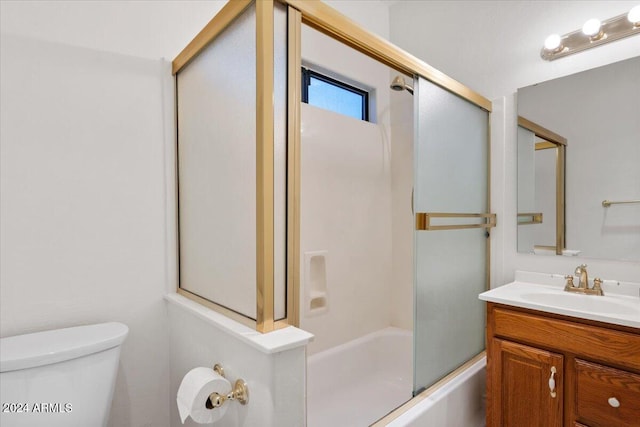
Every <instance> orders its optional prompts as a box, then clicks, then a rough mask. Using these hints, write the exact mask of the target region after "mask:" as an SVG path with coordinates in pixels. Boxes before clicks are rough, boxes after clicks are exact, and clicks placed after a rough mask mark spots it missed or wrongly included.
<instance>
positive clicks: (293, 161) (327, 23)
mask: <svg viewBox="0 0 640 427" xmlns="http://www.w3.org/2000/svg"><path fill="white" fill-rule="evenodd" d="M276 1H278V2H279V3H282V4H284V5H287V6H288V28H287V31H288V41H287V44H288V65H287V69H288V83H287V116H288V118H287V197H286V199H287V249H286V252H287V255H286V257H287V258H286V259H287V270H286V271H287V278H286V281H287V284H286V317H285V318H284V319H280V320H276V319H274V276H273V272H274V264H273V263H274V254H273V243H274V225H273V219H274V218H273V207H274V200H273V194H274V188H273V187H274V185H273V177H274V168H273V148H274V140H273V138H274V137H273V127H274V125H273V122H274V108H273V102H272V100H273V90H274V88H273V69H274V64H273V54H274V38H273V11H274V5H275V2H276ZM251 3H252V1H251V0H230V1H229V2H228V3H227V4H226V5H225V6H224V7H223V8H222V9H221V10H220V11H219V12H218V14H216V16H215V17H214V18H213V19H212V20H211V21H210V22H209V23H208V24H207V25H206V26H205V27H204V28H203V29H202V31H200V32H199V33H198V34H197V35H196V37H195V38H194V39H193V40H192V41H191V42H190V43H189V44H188V45H187V46H186V47H185V48H184V49H183V50H182V52H180V54H178V56H176V58H175V59H174V60H173V62H172V72H173V74H174V75H175V76H176V78H178V76H179V73H180V70H181V69H183V68H184V67H185V66H187V65H188V64H189V62H190V61H191V60H192V59H193V58H195V57H196V56H197V55H198V54H199V53H200V52H201V51H202V50H203V49H204V48H205V47H206V46H207V45H208V44H209V43H210V42H211V41H213V40H214V39H215V38H216V37H217V36H218V35H219V34H220V33H222V31H223V30H224V29H225V28H226V27H227V26H229V25H230V24H231V23H232V22H233V21H234V20H235V18H237V17H238V16H239V15H240V14H241V13H242V12H243V11H244V10H245V9H246V8H247V7H248V6H249V5H250V4H251ZM303 23H304V24H306V25H309V26H310V27H312V28H314V29H316V30H319V31H320V32H322V33H324V34H326V35H328V36H330V37H332V38H334V39H336V40H338V41H340V42H342V43H344V44H346V45H347V46H350V47H352V48H354V49H356V50H357V51H359V52H361V53H364V54H365V55H368V56H369V57H371V58H373V59H375V60H377V61H378V62H381V63H382V64H385V65H387V66H389V67H391V68H393V69H395V70H397V71H400V72H402V73H405V74H409V75H419V76H422V77H424V78H425V79H427V80H429V81H431V82H432V83H434V84H436V85H438V86H440V87H442V88H444V89H446V90H448V91H449V92H452V93H454V94H456V95H457V96H459V97H461V98H463V99H465V100H467V101H469V102H471V103H472V104H475V105H477V106H479V107H480V108H482V109H484V110H485V111H487V112H489V113H490V112H491V101H489V100H488V99H487V98H485V97H483V96H482V95H480V94H479V93H477V92H474V91H473V90H471V89H469V88H468V87H466V86H464V85H463V84H462V83H460V82H458V81H456V80H454V79H452V78H451V77H449V76H447V75H446V74H444V73H442V72H441V71H439V70H437V69H435V68H433V67H432V66H430V65H428V64H427V63H425V62H423V61H422V60H420V59H418V58H416V57H415V56H413V55H411V54H409V53H407V52H405V51H403V50H402V49H400V48H398V47H397V46H395V45H393V44H392V43H390V42H389V41H387V40H385V39H383V38H381V37H379V36H377V35H375V34H373V33H371V32H369V31H367V30H365V29H363V28H362V27H360V26H359V25H358V24H356V23H355V22H353V21H351V20H350V19H348V18H346V17H345V16H343V15H341V14H340V13H338V12H337V11H336V10H334V9H332V8H331V7H329V6H327V5H326V4H324V3H322V2H321V1H319V0H256V102H257V104H256V105H257V109H256V125H257V132H256V166H257V169H256V222H257V223H256V242H257V245H256V247H257V249H256V263H257V269H256V271H257V274H256V276H257V277H256V297H257V298H256V302H257V307H256V308H257V311H256V313H257V316H256V319H255V320H253V319H250V318H248V317H246V316H243V315H240V314H238V313H236V312H234V311H232V310H229V309H227V308H225V307H222V306H220V305H218V304H216V303H214V302H212V301H209V300H207V299H204V298H202V297H200V296H198V295H195V294H192V293H190V292H188V291H185V290H183V289H181V288H180V285H179V284H178V289H177V292H178V293H180V294H182V295H184V296H186V297H187V298H190V299H192V300H195V301H197V302H199V303H200V304H203V305H205V306H207V307H210V308H212V309H213V310H215V311H218V312H221V313H223V314H225V315H227V316H228V317H231V318H233V319H234V320H238V321H240V322H242V323H244V324H246V325H249V326H251V327H254V328H255V329H256V330H257V331H259V332H270V331H273V330H275V329H278V328H281V327H286V326H288V325H293V326H298V324H299V295H300V262H299V261H300V260H299V257H300V254H299V251H300V102H301V71H300V70H301V26H302V24H303ZM487 179H489V174H488V177H487ZM488 190H489V188H488ZM489 194H490V192H489V191H487V198H489ZM487 202H488V201H487ZM487 206H489V204H488V203H487ZM489 211H490V209H489ZM494 221H495V220H490V223H491V222H494ZM488 267H489V241H488V240H487V269H486V271H487V286H488V283H489V268H488ZM427 392H429V390H427ZM414 400H415V399H414Z"/></svg>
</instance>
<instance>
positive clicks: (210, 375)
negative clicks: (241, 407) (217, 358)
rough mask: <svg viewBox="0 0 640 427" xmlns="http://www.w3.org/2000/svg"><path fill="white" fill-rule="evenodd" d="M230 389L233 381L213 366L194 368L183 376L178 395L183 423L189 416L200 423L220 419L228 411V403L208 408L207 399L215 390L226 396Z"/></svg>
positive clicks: (179, 410)
mask: <svg viewBox="0 0 640 427" xmlns="http://www.w3.org/2000/svg"><path fill="white" fill-rule="evenodd" d="M230 391H231V383H230V382H229V381H227V380H226V379H225V378H224V377H222V376H220V375H218V374H217V373H215V372H214V371H213V369H211V368H194V369H192V370H190V371H189V372H187V375H185V376H184V378H182V382H181V383H180V387H179V388H178V395H177V397H176V401H177V403H178V412H179V413H180V419H181V420H182V424H184V422H185V420H186V419H187V417H188V416H191V418H192V419H193V421H195V422H197V423H199V424H210V423H213V422H215V421H218V420H219V419H220V418H222V417H223V416H224V413H225V412H227V407H228V404H226V405H222V406H220V407H218V408H214V409H207V407H206V403H207V399H208V398H209V395H210V394H211V393H213V392H218V393H220V394H223V395H225V396H226V395H227V393H229V392H230Z"/></svg>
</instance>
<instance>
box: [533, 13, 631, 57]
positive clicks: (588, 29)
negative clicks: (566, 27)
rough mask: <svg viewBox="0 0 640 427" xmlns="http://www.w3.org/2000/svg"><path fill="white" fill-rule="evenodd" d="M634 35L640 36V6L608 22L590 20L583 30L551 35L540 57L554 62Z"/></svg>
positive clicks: (545, 42)
mask: <svg viewBox="0 0 640 427" xmlns="http://www.w3.org/2000/svg"><path fill="white" fill-rule="evenodd" d="M634 34H640V5H637V6H635V7H633V8H632V9H631V10H630V11H629V13H625V14H622V15H618V16H614V17H613V18H610V19H607V20H606V21H602V22H601V21H600V20H598V19H596V18H592V19H589V20H588V21H587V22H585V23H584V25H583V26H582V29H580V30H576V31H573V32H571V33H567V34H565V35H563V36H560V35H558V34H552V35H550V36H549V37H547V38H546V40H545V41H544V46H543V47H542V50H541V51H540V56H541V57H542V59H544V60H547V61H553V60H554V59H558V58H562V57H563V56H567V55H571V54H573V53H577V52H580V51H583V50H585V49H590V48H592V47H596V46H600V45H602V44H605V43H609V42H612V41H614V40H618V39H621V38H624V37H628V36H632V35H634Z"/></svg>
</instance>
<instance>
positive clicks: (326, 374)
mask: <svg viewBox="0 0 640 427" xmlns="http://www.w3.org/2000/svg"><path fill="white" fill-rule="evenodd" d="M485 366H486V358H485V357H483V356H480V357H477V358H475V359H474V361H472V362H470V363H467V364H465V367H463V368H461V369H459V370H458V372H456V373H455V375H451V377H453V378H452V379H450V380H446V379H445V380H443V381H442V382H441V383H439V384H436V385H435V386H434V387H433V388H432V389H429V390H427V391H426V392H424V393H421V394H420V395H418V396H416V397H415V398H413V399H412V390H413V334H412V332H411V331H407V330H404V329H399V328H385V329H382V330H379V331H376V332H374V333H372V334H369V335H365V336H363V337H360V338H358V339H356V340H353V341H350V342H348V343H345V344H342V345H340V346H337V347H334V348H331V349H328V350H325V351H323V352H321V353H318V354H314V355H312V356H309V357H308V358H307V426H308V427H325V426H331V427H340V426H350V427H358V426H369V425H371V424H374V423H375V426H376V427H381V426H390V427H431V426H433V427H442V426H446V427H481V426H484V420H485V410H484V404H483V395H484V390H485ZM398 407H400V408H399V409H398V410H395V409H396V408H398ZM383 417H384V418H383ZM378 420H380V421H378ZM376 421H378V422H376Z"/></svg>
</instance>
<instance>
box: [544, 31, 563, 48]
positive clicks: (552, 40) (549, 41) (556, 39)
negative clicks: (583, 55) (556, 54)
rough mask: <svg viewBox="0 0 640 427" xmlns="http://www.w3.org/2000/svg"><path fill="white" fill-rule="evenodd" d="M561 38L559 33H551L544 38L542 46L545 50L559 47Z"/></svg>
mask: <svg viewBox="0 0 640 427" xmlns="http://www.w3.org/2000/svg"><path fill="white" fill-rule="evenodd" d="M561 40H562V39H561V38H560V35H558V34H551V35H550V36H549V37H547V38H546V39H545V40H544V48H545V49H547V50H556V49H558V48H559V47H560V41H561Z"/></svg>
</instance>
